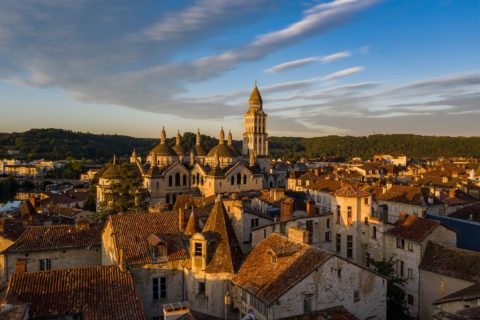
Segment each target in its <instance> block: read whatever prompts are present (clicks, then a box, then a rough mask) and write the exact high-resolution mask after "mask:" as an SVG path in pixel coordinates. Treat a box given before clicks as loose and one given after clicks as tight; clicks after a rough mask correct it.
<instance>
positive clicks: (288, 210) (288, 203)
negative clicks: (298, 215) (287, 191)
mask: <svg viewBox="0 0 480 320" xmlns="http://www.w3.org/2000/svg"><path fill="white" fill-rule="evenodd" d="M293 203H294V200H293V199H292V198H287V199H285V200H283V201H282V204H281V207H280V219H281V220H282V221H286V220H289V219H291V218H293Z"/></svg>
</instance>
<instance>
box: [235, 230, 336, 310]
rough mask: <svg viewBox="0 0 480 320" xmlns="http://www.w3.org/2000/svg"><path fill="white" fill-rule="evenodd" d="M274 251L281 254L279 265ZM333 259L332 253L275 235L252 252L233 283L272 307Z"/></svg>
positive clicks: (266, 239)
mask: <svg viewBox="0 0 480 320" xmlns="http://www.w3.org/2000/svg"><path fill="white" fill-rule="evenodd" d="M272 251H273V252H280V253H282V254H281V256H278V257H277V263H276V264H273V263H272V255H271V254H272ZM287 253H288V254H287ZM330 257H332V254H331V253H329V252H326V251H323V250H320V249H318V248H314V247H312V246H309V245H305V244H302V245H297V244H293V246H292V243H291V242H289V241H288V240H287V238H286V237H284V236H281V235H279V234H277V233H273V234H271V235H270V236H268V237H267V238H265V239H264V240H262V241H261V242H260V243H258V244H257V245H256V246H255V247H254V248H253V249H252V251H251V252H250V254H249V255H248V257H247V259H246V260H245V261H244V263H243V265H242V267H241V268H240V270H239V271H238V273H237V274H236V275H235V276H234V278H233V282H234V283H235V284H236V285H238V286H240V287H242V288H243V289H244V290H247V291H248V292H250V293H251V294H253V295H255V297H257V298H258V299H261V300H262V301H264V302H265V303H267V304H270V303H272V302H273V301H275V300H276V299H278V298H279V297H280V296H281V295H282V294H284V293H285V292H286V291H287V290H288V289H290V288H291V287H292V286H294V285H295V284H296V283H298V282H299V281H301V280H302V279H303V278H304V277H305V276H307V275H308V274H310V273H311V272H313V271H315V269H316V268H317V267H318V266H319V265H321V264H323V263H324V262H325V261H327V260H328V259H330Z"/></svg>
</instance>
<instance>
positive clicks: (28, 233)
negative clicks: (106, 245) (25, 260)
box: [4, 225, 102, 253]
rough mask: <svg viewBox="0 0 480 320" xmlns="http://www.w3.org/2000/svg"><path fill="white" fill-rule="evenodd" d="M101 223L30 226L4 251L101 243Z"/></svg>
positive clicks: (74, 246) (72, 246) (51, 248)
mask: <svg viewBox="0 0 480 320" xmlns="http://www.w3.org/2000/svg"><path fill="white" fill-rule="evenodd" d="M101 229H102V226H100V225H93V226H88V227H85V226H72V225H53V226H30V227H28V228H27V229H26V230H25V232H23V233H22V235H21V236H20V237H19V238H18V239H17V241H15V243H14V244H13V245H12V246H10V247H9V248H8V249H6V250H5V251H4V252H6V253H12V252H26V251H39V250H54V249H61V248H64V249H66V248H82V247H91V246H100V245H101V233H100V232H101Z"/></svg>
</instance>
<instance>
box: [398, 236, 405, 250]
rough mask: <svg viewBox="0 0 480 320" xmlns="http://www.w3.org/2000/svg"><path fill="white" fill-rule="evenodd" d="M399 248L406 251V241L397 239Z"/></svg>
mask: <svg viewBox="0 0 480 320" xmlns="http://www.w3.org/2000/svg"><path fill="white" fill-rule="evenodd" d="M397 248H399V249H404V248H405V239H402V238H400V237H397Z"/></svg>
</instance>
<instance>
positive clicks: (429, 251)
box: [419, 241, 480, 282]
mask: <svg viewBox="0 0 480 320" xmlns="http://www.w3.org/2000/svg"><path fill="white" fill-rule="evenodd" d="M419 269H421V270H425V271H430V272H433V273H438V274H442V275H445V276H449V277H452V278H458V279H462V280H465V281H470V282H480V253H478V252H475V251H470V250H464V249H459V248H454V247H447V246H442V245H441V244H438V243H435V242H431V241H429V242H428V243H427V247H426V248H425V253H424V254H423V257H422V262H421V263H420V266H419Z"/></svg>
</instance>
